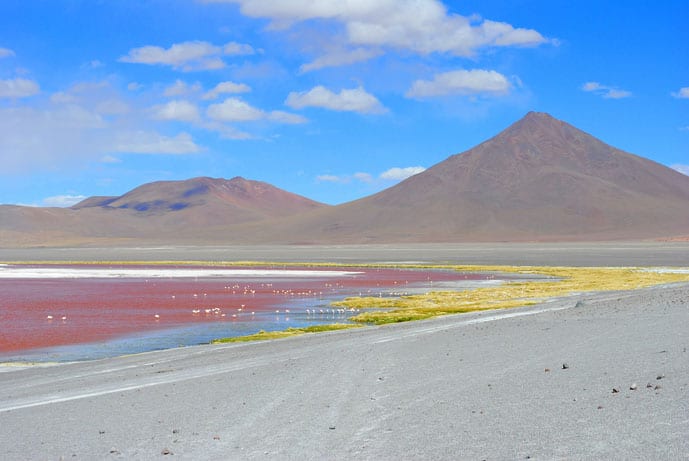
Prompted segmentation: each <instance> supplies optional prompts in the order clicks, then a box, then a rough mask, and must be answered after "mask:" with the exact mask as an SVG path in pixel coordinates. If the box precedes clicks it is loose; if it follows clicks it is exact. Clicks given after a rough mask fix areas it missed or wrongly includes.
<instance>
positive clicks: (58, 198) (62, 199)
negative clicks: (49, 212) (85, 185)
mask: <svg viewBox="0 0 689 461" xmlns="http://www.w3.org/2000/svg"><path fill="white" fill-rule="evenodd" d="M84 199H86V196H85V195H55V196H53V197H46V198H44V199H43V205H44V206H49V207H70V206H72V205H76V204H77V203H79V202H81V201H82V200H84Z"/></svg>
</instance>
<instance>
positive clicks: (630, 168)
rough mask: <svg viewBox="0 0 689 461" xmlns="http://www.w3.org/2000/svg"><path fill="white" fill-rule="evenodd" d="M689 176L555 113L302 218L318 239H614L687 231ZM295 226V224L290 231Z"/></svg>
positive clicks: (532, 116) (533, 115)
mask: <svg viewBox="0 0 689 461" xmlns="http://www.w3.org/2000/svg"><path fill="white" fill-rule="evenodd" d="M687 230H689V178H687V177H686V176H684V175H682V174H680V173H678V172H676V171H674V170H672V169H670V168H667V167H665V166H662V165H660V164H658V163H655V162H652V161H650V160H647V159H644V158H641V157H638V156H636V155H632V154H628V153H626V152H623V151H621V150H619V149H616V148H614V147H612V146H610V145H608V144H605V143H604V142H602V141H600V140H598V139H596V138H595V137H593V136H591V135H590V134H588V133H585V132H584V131H581V130H579V129H577V128H575V127H574V126H572V125H570V124H568V123H565V122H562V121H560V120H557V119H555V118H553V117H551V116H550V115H548V114H543V113H537V112H530V113H529V114H527V115H526V116H525V117H524V118H522V119H521V120H519V121H517V122H515V123H514V124H512V125H511V126H509V127H508V128H507V129H505V130H504V131H502V132H501V133H499V134H498V135H496V136H495V137H493V138H491V139H489V140H487V141H485V142H483V143H482V144H479V145H478V146H476V147H474V148H472V149H470V150H468V151H466V152H464V153H461V154H456V155H453V156H451V157H449V158H448V159H446V160H445V161H442V162H440V163H438V164H436V165H434V166H433V167H431V168H429V169H427V170H426V171H424V172H422V173H419V174H417V175H414V176H412V177H410V178H408V179H406V180H405V181H403V182H401V183H399V184H397V185H396V186H393V187H391V188H389V189H386V190H384V191H382V192H379V193H377V194H375V195H372V196H370V197H366V198H363V199H360V200H357V201H355V202H350V203H348V204H344V205H341V206H339V207H336V208H334V209H328V210H322V212H321V213H320V216H319V218H318V219H311V220H310V221H309V222H308V225H304V223H302V226H301V235H302V236H303V237H306V236H308V234H314V235H313V240H316V241H371V242H385V241H436V242H438V241H515V240H517V241H520V240H521V241H523V240H581V239H590V240H605V239H626V238H642V237H643V238H647V237H655V236H667V235H686V233H687ZM283 234H285V235H286V234H287V233H283Z"/></svg>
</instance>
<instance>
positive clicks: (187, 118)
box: [153, 100, 199, 122]
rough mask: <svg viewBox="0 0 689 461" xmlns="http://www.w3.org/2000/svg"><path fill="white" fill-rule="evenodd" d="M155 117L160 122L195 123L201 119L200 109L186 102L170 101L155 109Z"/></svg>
mask: <svg viewBox="0 0 689 461" xmlns="http://www.w3.org/2000/svg"><path fill="white" fill-rule="evenodd" d="M153 117H154V118H156V119H158V120H176V121H180V122H193V121H196V120H198V119H199V109H198V108H197V107H196V106H195V105H194V104H193V103H191V102H189V101H185V100H175V101H169V102H167V103H166V104H163V105H161V106H156V107H154V108H153Z"/></svg>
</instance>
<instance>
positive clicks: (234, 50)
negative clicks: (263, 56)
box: [119, 40, 254, 72]
mask: <svg viewBox="0 0 689 461" xmlns="http://www.w3.org/2000/svg"><path fill="white" fill-rule="evenodd" d="M253 53H254V49H253V48H252V47H251V46H250V45H245V44H241V43H236V42H230V43H227V44H225V45H223V46H217V45H213V44H212V43H209V42H204V41H201V40H195V41H189V42H182V43H175V44H173V45H171V46H170V47H169V48H162V47H160V46H154V45H147V46H142V47H139V48H132V49H131V50H129V53H128V54H127V55H126V56H122V57H121V58H120V59H119V61H120V62H129V63H136V64H149V65H164V66H170V67H172V68H174V69H177V70H182V71H185V72H189V71H198V70H214V69H222V68H224V67H226V64H225V61H223V60H222V56H223V55H246V54H253Z"/></svg>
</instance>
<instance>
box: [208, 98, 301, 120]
mask: <svg viewBox="0 0 689 461" xmlns="http://www.w3.org/2000/svg"><path fill="white" fill-rule="evenodd" d="M206 115H207V116H208V117H209V118H211V119H213V120H216V121H221V122H253V121H258V120H269V121H272V122H278V123H285V124H298V123H306V121H307V120H306V119H305V118H304V117H302V116H301V115H297V114H290V113H289V112H283V111H279V110H274V111H272V112H266V111H264V110H261V109H258V108H256V107H253V106H252V105H250V104H248V103H247V102H245V101H242V100H241V99H239V98H227V99H225V101H223V102H221V103H218V104H211V105H210V106H208V109H207V110H206Z"/></svg>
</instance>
